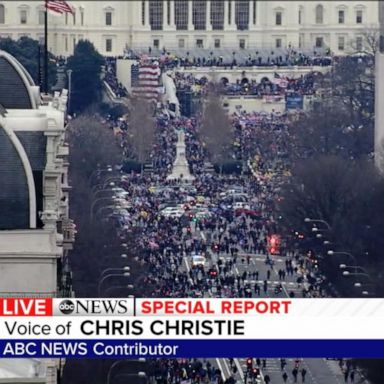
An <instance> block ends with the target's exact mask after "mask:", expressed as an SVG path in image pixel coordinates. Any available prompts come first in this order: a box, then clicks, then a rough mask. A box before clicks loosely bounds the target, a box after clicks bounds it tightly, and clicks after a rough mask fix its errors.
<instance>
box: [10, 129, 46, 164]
mask: <svg viewBox="0 0 384 384" xmlns="http://www.w3.org/2000/svg"><path fill="white" fill-rule="evenodd" d="M15 133H16V135H17V137H18V138H19V140H20V142H21V144H22V145H23V147H24V149H25V152H26V153H27V156H28V159H29V162H30V163H31V167H32V171H43V170H44V168H45V163H46V145H47V138H46V136H44V132H41V131H35V132H27V131H17V132H15Z"/></svg>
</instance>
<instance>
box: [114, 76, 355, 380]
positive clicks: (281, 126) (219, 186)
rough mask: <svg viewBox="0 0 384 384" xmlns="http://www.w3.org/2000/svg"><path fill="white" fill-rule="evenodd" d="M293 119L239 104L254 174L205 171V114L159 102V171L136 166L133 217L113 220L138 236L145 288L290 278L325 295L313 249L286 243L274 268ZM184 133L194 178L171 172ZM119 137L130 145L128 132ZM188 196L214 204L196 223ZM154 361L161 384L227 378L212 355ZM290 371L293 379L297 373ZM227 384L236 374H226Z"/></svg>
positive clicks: (130, 188)
mask: <svg viewBox="0 0 384 384" xmlns="http://www.w3.org/2000/svg"><path fill="white" fill-rule="evenodd" d="M184 80H185V79H183V81H184ZM301 81H302V82H301V83H300V81H299V82H297V83H296V82H295V83H294V84H292V87H298V88H300V86H303V87H305V84H306V82H304V81H303V79H301ZM308 81H310V80H308ZM180 84H181V83H179V84H178V86H180ZM205 85H206V84H204V85H202V87H203V86H205ZM303 92H304V91H303ZM290 119H291V117H290V115H288V114H286V113H276V112H272V113H262V112H245V111H238V112H237V113H235V114H233V115H231V116H230V121H231V124H232V126H233V132H234V142H233V154H231V155H233V156H234V157H235V158H237V159H240V160H245V159H251V162H250V165H251V168H252V171H253V176H254V177H253V176H248V175H240V174H233V175H230V176H228V175H225V176H222V175H218V174H213V173H211V172H208V171H207V170H206V162H207V160H208V158H207V153H206V150H205V148H204V144H203V142H202V140H201V137H200V136H199V132H200V128H201V127H200V125H201V117H200V116H199V115H197V116H194V117H192V118H186V117H178V118H172V117H170V115H169V114H167V113H165V112H164V109H163V108H161V107H160V108H157V109H156V110H155V116H154V118H153V120H154V124H156V136H155V144H154V146H153V148H152V154H151V158H152V162H153V170H152V171H151V172H149V173H144V174H142V173H131V174H129V175H126V177H125V178H124V180H122V182H121V185H120V186H121V187H122V188H124V189H125V191H126V192H127V194H128V195H127V201H128V202H129V207H128V208H127V213H128V216H129V217H128V220H127V221H126V222H124V225H122V224H121V222H120V223H118V224H117V231H118V233H119V235H120V236H121V237H122V239H123V241H129V239H132V236H133V238H134V239H135V248H136V259H137V260H139V261H140V262H141V263H142V264H143V265H145V266H146V270H148V271H149V273H148V274H146V276H144V277H143V287H144V286H145V288H146V291H147V292H148V293H149V295H151V296H152V297H259V296H264V297H269V296H271V295H280V294H281V292H282V288H283V285H282V284H283V283H284V282H285V281H286V280H290V281H293V282H295V283H296V285H295V289H289V290H288V291H287V294H288V295H289V296H290V297H295V296H297V295H299V296H301V297H308V296H310V297H323V296H325V295H326V294H327V291H326V289H327V283H326V281H325V280H324V279H323V278H321V277H320V276H319V274H318V271H317V269H316V267H315V266H314V265H313V264H312V262H311V260H309V259H308V257H306V256H305V255H302V254H300V252H299V251H298V250H297V249H294V248H290V247H289V246H288V245H287V244H284V243H282V244H280V247H279V249H278V253H279V254H280V255H282V256H284V263H283V264H282V265H280V264H279V267H278V269H276V267H275V265H274V257H273V255H272V254H271V249H270V247H269V239H270V238H271V236H273V235H278V230H279V224H278V220H279V219H278V217H276V203H277V200H278V198H279V187H280V183H281V180H282V178H283V177H286V176H288V175H289V165H290V164H289V161H290V160H289V156H288V155H289V152H290V150H291V148H290V147H289V142H290V137H289V136H290V135H291V134H292V133H291V132H290ZM110 124H111V125H110V127H111V128H116V125H117V126H118V128H119V130H121V131H123V132H129V122H127V121H125V120H124V119H123V120H121V119H115V120H112V119H111V120H110ZM181 131H182V132H184V135H185V144H186V157H187V160H188V163H189V168H190V171H191V173H192V174H193V176H194V177H195V180H194V181H193V182H191V183H183V182H180V181H177V180H168V179H167V176H168V175H169V174H170V172H171V169H172V164H173V162H174V159H175V154H176V150H175V145H176V142H177V137H178V135H177V132H181ZM123 137H124V136H123ZM122 145H123V146H124V147H125V146H127V145H128V143H127V140H126V141H124V140H123V141H122ZM233 189H236V190H237V191H240V192H239V194H240V195H241V194H242V195H245V196H246V199H247V204H248V205H249V209H248V208H247V209H246V210H243V211H241V212H240V213H238V212H236V211H235V210H234V209H233V207H231V208H229V206H231V204H233V203H234V202H235V200H234V198H233V195H231V193H229V192H228V191H231V190H233ZM231 196H232V197H231ZM231 199H232V200H231ZM191 201H194V204H197V203H199V204H203V205H204V206H205V207H207V210H208V211H209V213H208V214H207V215H206V216H204V217H201V218H199V219H198V220H196V221H194V224H192V220H194V218H195V217H194V216H193V213H192V212H193V204H192V207H191V203H190V202H191ZM178 205H184V207H185V206H187V208H184V209H185V213H184V214H182V215H180V216H177V217H175V216H168V217H167V216H164V215H162V214H161V211H162V209H163V208H165V207H167V206H178ZM188 206H189V207H188ZM193 228H194V229H193ZM202 234H203V235H202ZM193 254H202V255H205V257H206V259H207V265H206V266H204V267H202V266H201V265H200V266H199V265H191V267H190V268H185V262H184V261H185V259H187V260H190V257H191V255H193ZM255 255H258V256H262V257H264V258H265V265H266V266H267V267H266V268H264V269H263V270H261V269H260V268H259V267H257V265H256V264H255V263H250V260H251V257H252V256H255ZM240 266H241V267H242V268H240V270H241V272H239V267H240ZM274 275H276V278H274ZM138 289H140V288H138ZM298 292H300V293H298ZM151 369H152V371H151V375H152V377H154V378H155V380H156V382H157V384H163V383H164V384H165V383H167V384H177V383H180V382H182V381H183V380H190V382H191V383H219V384H220V383H223V379H222V375H221V372H220V370H218V369H217V368H215V367H214V366H212V364H211V363H210V362H209V361H201V360H197V359H182V360H181V359H179V360H175V359H173V360H166V359H158V360H155V361H154V362H153V363H152V368H151ZM300 372H301V371H300ZM284 373H286V372H285V371H283V374H284ZM298 373H299V371H298V372H297V374H298ZM292 375H293V377H295V375H294V373H293V372H292ZM348 375H350V371H349V373H348ZM286 376H287V377H288V374H286ZM304 376H305V374H304ZM348 377H349V376H348ZM283 379H284V376H283ZM231 382H233V379H232V381H228V380H227V383H231Z"/></svg>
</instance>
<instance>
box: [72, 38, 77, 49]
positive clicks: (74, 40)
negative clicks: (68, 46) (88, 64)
mask: <svg viewBox="0 0 384 384" xmlns="http://www.w3.org/2000/svg"><path fill="white" fill-rule="evenodd" d="M72 44H73V50H75V48H76V37H72Z"/></svg>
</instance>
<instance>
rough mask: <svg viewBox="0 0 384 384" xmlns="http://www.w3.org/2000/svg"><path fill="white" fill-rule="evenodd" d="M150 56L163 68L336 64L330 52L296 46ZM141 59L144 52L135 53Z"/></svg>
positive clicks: (152, 54)
mask: <svg viewBox="0 0 384 384" xmlns="http://www.w3.org/2000/svg"><path fill="white" fill-rule="evenodd" d="M148 55H149V56H153V57H156V56H158V59H159V61H160V63H161V66H162V67H163V68H167V69H170V68H178V67H185V68H187V67H224V68H228V67H229V68H233V67H257V66H258V67H274V66H277V67H286V66H313V65H316V66H329V65H332V60H333V59H332V57H331V56H330V55H329V53H328V52H326V53H325V54H324V53H320V52H316V51H313V53H312V54H306V53H303V52H300V51H297V50H294V49H291V48H290V49H287V50H283V49H277V50H275V51H274V50H272V51H268V52H267V51H265V50H263V51H260V52H259V51H257V50H256V51H255V52H251V51H248V50H243V51H233V52H232V53H230V54H229V53H228V52H222V51H221V50H212V51H211V52H208V51H207V52H206V54H204V55H201V54H199V53H197V52H196V53H195V52H194V51H187V52H182V53H178V52H175V53H173V52H171V51H167V50H163V52H162V53H161V54H157V53H154V52H153V51H152V50H150V51H148ZM133 57H137V58H139V57H140V55H136V56H135V55H133Z"/></svg>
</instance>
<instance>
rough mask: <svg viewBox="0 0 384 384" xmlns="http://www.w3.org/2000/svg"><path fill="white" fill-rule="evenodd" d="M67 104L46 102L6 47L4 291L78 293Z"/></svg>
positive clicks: (1, 84) (1, 75)
mask: <svg viewBox="0 0 384 384" xmlns="http://www.w3.org/2000/svg"><path fill="white" fill-rule="evenodd" d="M63 92H64V93H65V91H63ZM66 102H67V96H66V95H65V94H63V95H59V94H56V95H55V96H54V98H53V99H52V100H50V101H46V102H42V101H41V96H40V91H39V87H37V86H35V85H34V83H33V80H32V78H31V77H30V76H29V74H28V72H27V71H26V70H25V68H24V67H23V66H22V65H21V64H20V63H19V62H18V61H17V60H16V59H15V58H14V57H12V56H11V55H9V54H8V53H6V52H4V51H0V106H1V113H0V177H1V182H2V187H1V189H0V210H1V212H2V214H1V217H0V244H1V247H0V272H1V279H0V296H1V297H7V296H8V297H23V296H27V297H39V296H42V297H56V296H69V295H71V281H70V280H71V279H70V271H69V268H68V252H69V250H70V249H71V248H72V243H73V242H74V234H75V230H74V224H73V223H72V221H71V220H70V219H69V216H68V215H69V212H68V204H69V196H68V194H69V189H70V188H69V186H68V160H67V157H68V146H67V145H66V143H65V120H64V117H65V111H66Z"/></svg>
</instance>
